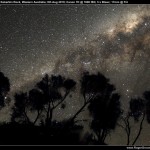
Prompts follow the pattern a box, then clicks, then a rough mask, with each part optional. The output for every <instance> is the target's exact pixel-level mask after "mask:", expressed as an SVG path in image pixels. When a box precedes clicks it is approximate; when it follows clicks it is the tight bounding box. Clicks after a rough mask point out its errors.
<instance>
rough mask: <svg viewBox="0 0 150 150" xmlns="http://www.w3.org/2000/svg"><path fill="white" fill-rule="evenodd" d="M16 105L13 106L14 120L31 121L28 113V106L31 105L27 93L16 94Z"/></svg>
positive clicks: (12, 119)
mask: <svg viewBox="0 0 150 150" xmlns="http://www.w3.org/2000/svg"><path fill="white" fill-rule="evenodd" d="M14 101H15V102H14V106H13V107H12V111H13V112H12V115H11V121H12V122H19V123H30V119H29V117H28V115H27V108H28V107H29V98H28V95H27V93H23V92H22V93H19V94H17V93H16V94H15V96H14Z"/></svg>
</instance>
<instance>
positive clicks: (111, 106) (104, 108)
mask: <svg viewBox="0 0 150 150" xmlns="http://www.w3.org/2000/svg"><path fill="white" fill-rule="evenodd" d="M102 78H103V76H102ZM102 80H103V79H102ZM105 81H106V82H105V83H104V82H103V87H100V88H101V90H102V92H100V93H99V95H98V96H97V97H95V98H94V100H93V101H91V103H90V104H89V107H88V108H89V111H90V114H91V115H92V117H93V120H92V123H91V129H92V130H93V131H94V133H95V136H96V138H95V139H96V140H97V144H104V143H105V139H106V137H107V135H108V134H109V133H110V131H111V130H114V129H115V127H116V123H117V120H118V118H119V116H120V114H121V108H120V101H119V100H120V95H118V94H117V93H113V92H114V90H115V87H114V86H113V85H111V84H109V83H108V80H106V79H105Z"/></svg>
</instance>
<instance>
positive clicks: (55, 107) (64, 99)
mask: <svg viewBox="0 0 150 150" xmlns="http://www.w3.org/2000/svg"><path fill="white" fill-rule="evenodd" d="M68 94H69V91H67V92H66V94H65V96H64V97H63V98H62V100H61V101H60V102H58V103H57V104H56V105H55V106H54V107H53V108H52V109H55V108H57V107H58V106H59V105H60V104H61V103H62V102H63V101H64V100H65V99H66V97H67V96H68Z"/></svg>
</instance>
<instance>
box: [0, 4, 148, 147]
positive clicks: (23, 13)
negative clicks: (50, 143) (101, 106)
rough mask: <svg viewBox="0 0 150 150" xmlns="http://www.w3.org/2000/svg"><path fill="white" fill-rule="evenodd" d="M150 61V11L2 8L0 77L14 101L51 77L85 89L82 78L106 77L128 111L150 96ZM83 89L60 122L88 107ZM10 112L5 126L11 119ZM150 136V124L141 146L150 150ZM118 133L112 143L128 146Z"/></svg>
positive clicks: (107, 7) (117, 7) (106, 7)
mask: <svg viewBox="0 0 150 150" xmlns="http://www.w3.org/2000/svg"><path fill="white" fill-rule="evenodd" d="M149 58H150V5H104V4H103V5H1V6H0V71H1V72H3V73H4V74H5V76H7V77H8V78H9V79H10V83H11V91H10V95H11V94H13V93H15V92H17V91H23V90H24V91H27V90H30V89H31V88H32V87H33V86H34V85H35V83H36V82H37V81H39V80H40V79H41V78H42V77H43V76H44V74H46V73H48V74H49V75H51V74H61V75H64V76H65V77H70V78H72V79H74V80H76V81H77V82H78V83H79V79H80V75H81V73H82V72H84V71H89V72H91V73H97V72H98V71H100V72H101V73H103V74H104V75H105V76H106V77H108V78H110V82H111V83H113V84H114V85H115V86H116V89H117V91H118V92H119V93H120V94H121V103H122V107H123V109H125V110H127V108H128V102H129V100H130V99H131V97H137V96H141V95H142V94H143V92H144V91H146V90H150V59H149ZM78 86H79V84H77V87H78ZM78 89H79V88H77V89H76V91H75V93H73V94H74V96H73V97H74V98H72V100H71V101H69V104H68V106H67V107H66V110H63V111H62V110H58V111H57V113H56V117H58V118H59V116H60V113H61V114H63V116H64V118H67V117H68V116H71V115H72V113H73V112H74V111H73V110H75V109H78V108H79V107H80V106H81V105H82V98H81V97H80V96H79V94H78V92H79V91H78ZM67 103H68V102H67ZM67 103H66V104H67ZM8 110H9V109H7V110H5V111H3V115H2V117H1V120H7V118H9V117H8V115H6V114H7V111H8ZM84 116H87V115H86V114H84V115H82V116H81V117H84ZM135 130H136V128H135ZM149 130H150V125H149V126H148V125H147V124H146V123H145V127H144V129H143V131H142V132H143V133H142V135H141V136H142V138H140V141H138V142H139V144H149V145H150V140H149V139H150V132H148V131H149ZM117 132H118V135H116V137H118V138H111V137H110V138H108V141H109V140H110V139H111V140H110V141H111V142H112V143H113V144H114V143H115V144H119V143H120V144H123V143H125V142H123V140H124V139H123V138H121V132H123V131H121V132H120V131H119V129H117ZM138 142H137V144H138ZM140 142H141V143H140Z"/></svg>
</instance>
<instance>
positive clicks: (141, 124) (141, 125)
mask: <svg viewBox="0 0 150 150" xmlns="http://www.w3.org/2000/svg"><path fill="white" fill-rule="evenodd" d="M144 119H145V112H144V114H143V117H142V120H141V123H140V129H139V132H138V134H137V136H136V138H135V140H134V141H133V143H132V145H134V144H135V143H136V141H137V140H138V138H139V136H140V134H141V131H142V127H143V121H144Z"/></svg>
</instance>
